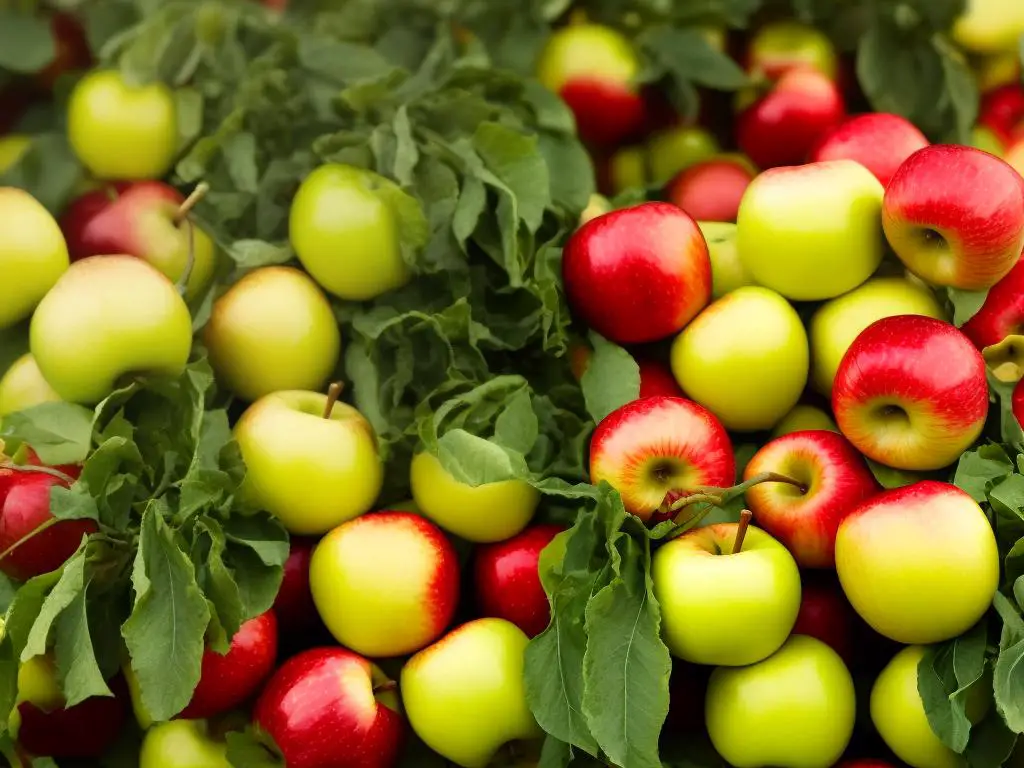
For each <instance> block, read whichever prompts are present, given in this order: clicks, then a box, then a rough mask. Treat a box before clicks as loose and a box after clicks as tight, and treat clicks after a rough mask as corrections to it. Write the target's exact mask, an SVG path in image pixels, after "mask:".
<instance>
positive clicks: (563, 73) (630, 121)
mask: <svg viewBox="0 0 1024 768" xmlns="http://www.w3.org/2000/svg"><path fill="white" fill-rule="evenodd" d="M536 71H537V79H538V80H540V82H541V83H543V85H544V86H545V87H546V88H548V89H549V90H551V91H554V92H555V93H557V94H558V95H559V96H561V97H562V100H563V101H564V102H565V103H566V104H568V105H569V108H570V109H571V110H572V112H573V114H574V115H575V116H576V128H577V131H578V133H579V135H580V138H582V139H583V140H584V141H585V142H587V143H590V144H598V145H613V144H618V143H620V142H622V141H623V140H625V139H627V138H629V137H630V136H633V135H635V134H637V133H638V132H639V131H640V130H641V129H642V128H643V124H644V120H645V117H646V115H645V109H644V101H643V99H642V98H641V96H640V92H639V89H638V85H637V83H636V78H637V76H638V75H639V74H640V59H639V57H638V55H637V53H636V51H635V50H634V48H633V44H632V43H631V42H630V41H629V39H628V38H626V37H625V36H624V35H622V34H621V33H620V32H618V31H616V30H615V29H612V28H611V27H608V26H605V25H603V24H592V23H586V22H585V23H580V24H569V25H568V26H565V27H562V28H561V29H558V30H556V31H555V32H554V33H552V34H551V35H549V36H548V40H547V43H546V44H545V46H544V48H543V50H542V51H541V52H540V55H539V57H538V59H537V66H536Z"/></svg>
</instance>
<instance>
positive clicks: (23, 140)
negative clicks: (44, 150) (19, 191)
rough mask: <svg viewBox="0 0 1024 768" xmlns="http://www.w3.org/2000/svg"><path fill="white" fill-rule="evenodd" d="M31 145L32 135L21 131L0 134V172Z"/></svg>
mask: <svg viewBox="0 0 1024 768" xmlns="http://www.w3.org/2000/svg"><path fill="white" fill-rule="evenodd" d="M31 146H32V137H31V136H29V135H27V134H23V133H9V134H7V135H6V136H0V174H3V173H6V172H7V171H8V170H9V169H11V168H12V167H13V166H14V164H15V163H17V162H18V161H19V160H20V159H21V158H22V156H23V155H24V154H25V153H26V152H27V151H28V148H29V147H31Z"/></svg>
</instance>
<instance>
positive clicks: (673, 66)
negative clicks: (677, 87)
mask: <svg viewBox="0 0 1024 768" xmlns="http://www.w3.org/2000/svg"><path fill="white" fill-rule="evenodd" d="M641 44H642V45H643V46H644V47H645V49H646V51H647V53H648V54H649V55H650V56H652V57H653V58H654V59H655V60H656V61H658V62H659V63H660V64H661V65H662V66H664V67H665V68H666V69H667V70H668V72H669V73H670V74H672V75H673V77H675V78H677V79H678V80H680V81H684V82H688V83H694V84H696V85H704V86H707V87H708V88H715V89H717V90H720V91H735V90H738V89H739V88H742V87H743V86H745V85H747V83H748V80H747V76H746V74H745V73H744V72H743V70H742V69H741V68H740V67H739V65H737V64H736V62H735V61H733V60H732V59H731V58H730V57H729V56H728V55H727V54H725V53H723V52H721V51H719V50H717V49H715V48H712V47H711V44H710V43H709V42H708V40H707V38H706V37H705V36H704V34H702V32H701V31H700V30H697V29H693V28H690V29H684V28H679V27H667V26H658V27H653V28H651V29H649V30H647V32H646V33H645V34H644V35H643V36H642V38H641Z"/></svg>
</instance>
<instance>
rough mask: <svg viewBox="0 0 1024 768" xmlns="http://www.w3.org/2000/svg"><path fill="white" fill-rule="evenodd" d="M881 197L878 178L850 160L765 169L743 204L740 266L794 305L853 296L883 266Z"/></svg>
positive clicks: (739, 223)
mask: <svg viewBox="0 0 1024 768" xmlns="http://www.w3.org/2000/svg"><path fill="white" fill-rule="evenodd" d="M883 195H884V190H883V188H882V185H881V184H879V183H878V179H876V178H875V177H874V176H873V175H872V174H871V172H870V171H869V170H867V169H866V168H865V167H864V166H862V165H860V164H859V163H856V162H854V161H853V160H830V161H828V162H822V163H809V164H808V165H803V166H794V167H786V168H774V169H771V170H768V171H765V172H764V173H762V174H761V175H759V176H758V177H757V178H756V179H754V181H753V182H751V184H750V186H749V187H747V192H746V194H745V195H744V196H743V200H742V202H741V203H740V210H739V216H738V217H737V221H736V226H737V242H736V247H737V249H738V250H739V255H740V260H741V261H742V262H743V266H744V267H746V269H747V270H748V271H749V272H750V274H751V276H752V277H753V279H754V281H755V282H757V283H758V285H763V286H766V287H768V288H771V289H772V290H774V291H778V292H779V293H781V294H782V295H783V296H785V297H787V298H789V299H797V300H800V301H813V300H818V299H830V298H832V297H834V296H838V295H840V294H842V293H846V292H847V291H850V290H853V289H854V288H856V287H857V286H858V285H860V284H861V283H863V282H864V281H865V280H867V279H868V278H869V277H871V275H872V273H873V272H874V271H875V270H876V269H877V268H878V265H879V264H880V263H881V261H882V253H883V250H882V249H883V238H882V227H881V222H880V219H879V212H880V211H881V209H882V199H883ZM812 209H813V210H814V211H815V212H816V214H815V215H814V216H813V217H812V219H811V220H809V219H808V216H807V211H808V210H812Z"/></svg>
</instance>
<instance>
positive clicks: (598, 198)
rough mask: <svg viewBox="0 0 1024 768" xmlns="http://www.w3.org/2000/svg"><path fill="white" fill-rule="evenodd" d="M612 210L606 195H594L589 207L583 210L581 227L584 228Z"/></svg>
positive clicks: (588, 204) (591, 197)
mask: <svg viewBox="0 0 1024 768" xmlns="http://www.w3.org/2000/svg"><path fill="white" fill-rule="evenodd" d="M611 209H612V204H611V201H610V200H608V198H607V197H605V196H604V195H599V194H597V193H594V194H592V195H591V196H590V202H588V203H587V207H586V208H584V209H583V212H582V213H581V214H580V221H579V226H581V227H582V226H583V225H584V224H586V223H587V222H588V221H590V220H591V219H596V218H597V217H598V216H600V215H601V214H604V213H608V211H610V210H611Z"/></svg>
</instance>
